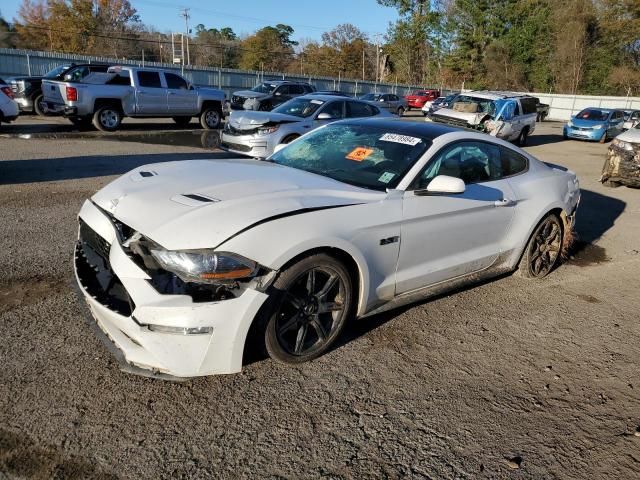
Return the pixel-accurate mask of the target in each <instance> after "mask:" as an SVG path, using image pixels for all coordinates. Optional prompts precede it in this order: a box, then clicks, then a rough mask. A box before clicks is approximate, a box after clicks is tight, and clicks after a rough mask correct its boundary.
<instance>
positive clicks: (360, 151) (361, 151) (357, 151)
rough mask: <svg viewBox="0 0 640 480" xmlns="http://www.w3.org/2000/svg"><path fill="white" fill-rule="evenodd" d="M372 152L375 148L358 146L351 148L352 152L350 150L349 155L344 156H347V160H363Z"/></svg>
mask: <svg viewBox="0 0 640 480" xmlns="http://www.w3.org/2000/svg"><path fill="white" fill-rule="evenodd" d="M372 153H373V148H367V147H356V148H354V149H353V150H351V152H349V153H348V154H347V156H346V157H344V158H346V159H347V160H353V161H354V162H361V161H363V160H364V159H365V158H367V157H368V156H369V155H371V154H372Z"/></svg>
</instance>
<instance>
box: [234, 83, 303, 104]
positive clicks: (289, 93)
mask: <svg viewBox="0 0 640 480" xmlns="http://www.w3.org/2000/svg"><path fill="white" fill-rule="evenodd" d="M315 91H316V89H315V88H314V87H313V86H311V85H309V84H308V83H304V82H290V81H286V80H273V81H267V82H263V83H261V84H259V85H256V86H255V87H253V88H252V89H251V90H240V91H238V92H233V95H232V96H231V109H232V110H262V111H265V112H266V111H270V110H271V109H273V108H274V107H276V106H278V105H280V104H282V103H284V102H286V101H287V100H291V99H292V98H294V97H299V96H300V95H307V94H309V93H313V92H315Z"/></svg>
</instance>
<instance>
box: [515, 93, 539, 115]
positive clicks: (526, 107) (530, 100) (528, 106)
mask: <svg viewBox="0 0 640 480" xmlns="http://www.w3.org/2000/svg"><path fill="white" fill-rule="evenodd" d="M538 103H539V101H538V99H537V98H535V97H521V98H520V105H522V113H523V114H525V115H526V114H529V113H537V111H538Z"/></svg>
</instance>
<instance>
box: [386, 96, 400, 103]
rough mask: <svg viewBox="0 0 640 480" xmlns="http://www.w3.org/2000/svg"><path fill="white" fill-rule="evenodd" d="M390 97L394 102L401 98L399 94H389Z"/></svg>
mask: <svg viewBox="0 0 640 480" xmlns="http://www.w3.org/2000/svg"><path fill="white" fill-rule="evenodd" d="M389 97H390V99H391V101H392V102H397V101H398V100H400V98H398V96H397V95H389Z"/></svg>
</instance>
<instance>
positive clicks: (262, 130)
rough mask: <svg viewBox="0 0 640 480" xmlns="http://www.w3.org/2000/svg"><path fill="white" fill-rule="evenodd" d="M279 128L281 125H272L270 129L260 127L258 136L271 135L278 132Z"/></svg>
mask: <svg viewBox="0 0 640 480" xmlns="http://www.w3.org/2000/svg"><path fill="white" fill-rule="evenodd" d="M278 127H280V125H272V126H270V127H260V128H258V135H270V134H272V133H273V132H275V131H276V130H278Z"/></svg>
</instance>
